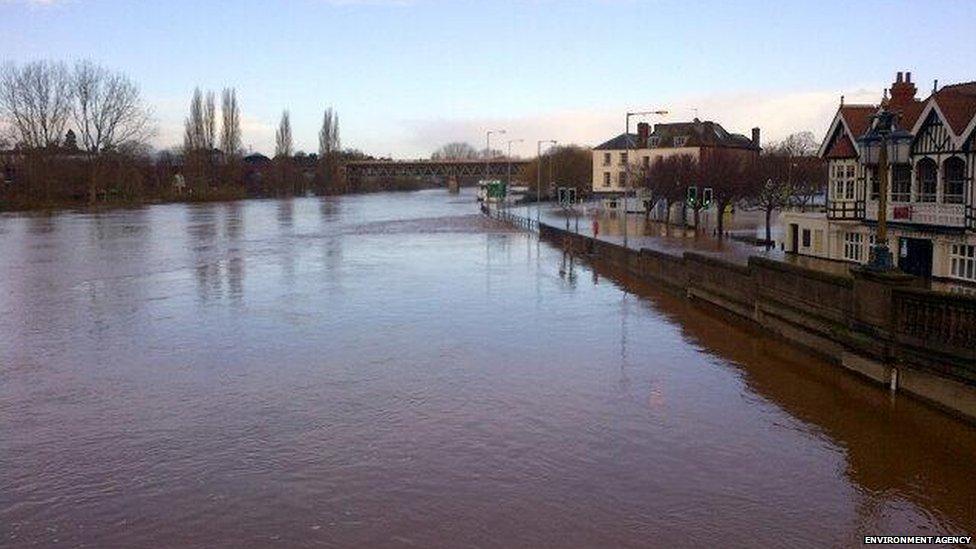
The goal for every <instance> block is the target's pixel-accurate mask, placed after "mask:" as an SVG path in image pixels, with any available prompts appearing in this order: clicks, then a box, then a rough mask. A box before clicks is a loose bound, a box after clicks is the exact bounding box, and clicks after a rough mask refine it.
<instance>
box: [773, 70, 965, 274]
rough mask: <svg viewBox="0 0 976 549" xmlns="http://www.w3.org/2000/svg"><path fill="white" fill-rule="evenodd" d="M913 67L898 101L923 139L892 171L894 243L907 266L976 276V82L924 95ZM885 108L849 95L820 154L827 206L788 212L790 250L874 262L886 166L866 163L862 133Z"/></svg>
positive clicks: (903, 123) (893, 101)
mask: <svg viewBox="0 0 976 549" xmlns="http://www.w3.org/2000/svg"><path fill="white" fill-rule="evenodd" d="M916 92H917V89H916V87H915V84H914V83H912V75H911V73H910V72H909V73H904V74H903V73H900V72H899V73H898V74H897V76H896V77H895V82H894V83H893V84H892V85H891V97H890V98H888V97H887V94H885V98H884V99H883V100H882V101H883V103H885V104H886V106H887V108H888V109H889V110H892V111H894V112H896V113H898V115H899V117H898V122H897V124H898V127H899V128H900V129H904V130H907V131H909V132H911V134H912V135H913V136H914V141H913V143H912V147H911V155H910V159H909V163H907V164H900V165H892V166H891V168H890V172H889V174H888V175H889V179H888V181H889V196H888V212H887V213H888V232H889V236H888V238H889V242H888V243H889V246H890V248H891V250H892V253H893V255H894V257H895V260H896V263H897V265H898V267H899V268H900V269H901V270H903V271H905V272H908V273H911V274H916V275H919V276H926V277H928V276H934V277H940V278H948V279H955V280H964V281H968V282H976V213H974V211H976V189H974V183H973V180H974V173H976V172H974V166H976V146H974V140H976V82H968V83H963V84H953V85H950V86H944V87H942V88H936V87H935V86H933V91H932V93H931V94H930V95H929V97H928V98H926V99H924V100H919V99H917V98H916ZM879 108H880V107H879V106H878V105H845V104H844V103H843V100H842V101H841V105H840V107H839V108H838V109H837V113H836V114H835V115H834V119H833V121H832V122H831V124H830V129H829V130H828V132H827V135H826V137H825V138H824V141H823V144H822V145H821V147H820V151H819V154H820V156H821V157H822V158H824V159H826V160H827V163H828V168H829V174H828V175H829V188H828V197H827V208H826V212H823V213H798V212H786V213H784V214H783V216H782V218H781V219H782V221H783V223H784V227H785V228H786V234H787V241H786V247H787V249H788V251H791V252H795V253H798V254H803V255H812V256H818V257H824V258H829V259H835V260H840V261H849V262H852V263H866V262H867V261H868V250H869V248H870V246H871V244H872V243H873V240H874V233H875V228H876V226H877V219H878V186H877V177H876V175H875V174H876V172H877V168H876V167H869V166H865V165H863V164H861V162H860V161H859V160H860V150H859V146H858V139H859V138H860V137H861V136H863V135H864V134H865V133H867V132H868V131H869V130H870V129H871V128H872V125H873V118H872V117H873V116H874V114H876V113H877V112H878V110H879Z"/></svg>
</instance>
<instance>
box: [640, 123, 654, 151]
mask: <svg viewBox="0 0 976 549" xmlns="http://www.w3.org/2000/svg"><path fill="white" fill-rule="evenodd" d="M650 135H651V125H650V124H648V123H647V122H638V123H637V148H638V149H646V148H647V138H648V137H649V136H650Z"/></svg>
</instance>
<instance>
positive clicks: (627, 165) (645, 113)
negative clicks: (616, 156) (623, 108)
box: [623, 110, 668, 248]
mask: <svg viewBox="0 0 976 549" xmlns="http://www.w3.org/2000/svg"><path fill="white" fill-rule="evenodd" d="M652 114H656V115H659V116H663V115H665V114H668V111H665V110H657V111H637V112H628V113H627V116H626V117H625V121H624V139H625V140H626V142H625V144H626V147H627V161H626V162H624V215H623V219H624V247H625V248H626V247H627V198H628V197H629V196H630V160H631V158H630V150H631V145H632V143H631V140H630V117H631V116H650V115H652Z"/></svg>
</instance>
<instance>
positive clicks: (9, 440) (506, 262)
mask: <svg viewBox="0 0 976 549" xmlns="http://www.w3.org/2000/svg"><path fill="white" fill-rule="evenodd" d="M476 211H477V207H476V205H475V203H474V201H473V195H472V194H470V193H465V194H464V195H462V196H461V197H452V196H449V195H448V194H447V193H446V192H443V191H425V192H418V193H403V194H378V195H367V196H350V197H341V198H326V199H319V198H303V199H294V200H280V201H272V200H267V201H246V202H237V203H224V204H204V205H165V206H154V207H149V208H144V209H138V210H123V211H113V212H107V213H101V214H85V213H65V214H59V215H54V216H42V215H29V216H28V215H5V216H2V217H0V250H2V254H3V257H2V261H0V546H11V547H15V546H66V547H68V546H89V547H106V546H177V545H186V546H195V547H214V546H222V547H252V546H253V547H257V546H281V547H303V546H359V547H362V546H374V547H375V546H378V547H412V546H417V547H468V546H470V547H606V546H624V547H643V546H672V547H674V546H689V545H705V544H707V545H709V546H719V545H720V546H726V547H728V546H756V545H766V546H781V545H800V546H843V545H853V544H860V543H861V536H863V535H911V534H918V535H935V534H952V535H973V534H976V428H973V427H971V426H968V425H965V424H962V423H960V422H958V421H956V420H954V419H951V418H949V417H948V416H945V415H943V414H941V413H939V412H936V411H933V410H931V409H929V408H927V407H925V406H923V405H920V404H918V403H916V402H914V401H912V400H910V399H907V398H903V397H900V396H899V397H898V398H892V397H890V396H889V395H888V394H887V393H886V392H884V391H882V390H879V389H877V388H876V387H874V386H871V385H868V384H866V383H864V382H862V381H861V380H859V379H857V378H854V377H852V376H850V375H848V374H846V373H844V372H841V371H839V370H838V369H837V368H835V367H833V366H830V365H827V364H825V363H823V362H820V361H818V360H816V359H813V358H811V357H809V356H807V355H805V354H802V353H799V352H797V351H795V350H794V349H792V348H791V347H790V346H788V345H784V344H781V343H779V342H777V341H774V340H771V339H768V338H765V337H763V336H761V335H760V334H758V333H756V332H754V331H752V330H751V329H749V328H748V327H743V326H737V325H735V324H730V323H729V322H728V321H727V320H725V319H722V318H718V317H717V316H714V315H712V314H710V313H708V312H707V311H703V310H701V309H696V308H694V307H692V306H691V305H690V304H689V303H688V302H686V301H684V300H682V299H679V298H675V297H673V296H671V295H669V294H666V293H663V292H660V291H659V290H658V289H657V288H654V287H653V286H649V285H646V284H643V283H640V282H637V281H633V280H630V279H628V278H627V277H622V276H616V275H614V274H613V273H609V272H603V271H600V270H594V269H593V268H592V267H590V266H587V265H583V264H580V263H578V262H577V261H575V260H573V259H572V258H569V257H567V256H564V255H563V254H562V253H561V252H560V251H559V250H557V249H555V248H553V247H551V246H549V245H547V244H545V243H540V242H538V241H537V239H535V238H534V237H533V236H532V235H529V234H525V233H520V232H515V231H512V230H509V229H507V228H505V227H502V226H499V225H495V224H493V223H492V222H490V221H488V220H486V219H484V218H482V217H480V216H478V215H477V214H476V213H475V212H476Z"/></svg>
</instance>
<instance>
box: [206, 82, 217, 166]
mask: <svg viewBox="0 0 976 549" xmlns="http://www.w3.org/2000/svg"><path fill="white" fill-rule="evenodd" d="M216 147H217V100H216V97H215V95H214V92H212V91H208V92H207V95H206V99H205V100H204V103H203V148H204V149H206V150H207V153H208V154H209V153H210V152H211V151H213V150H214V149H215V148H216Z"/></svg>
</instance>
